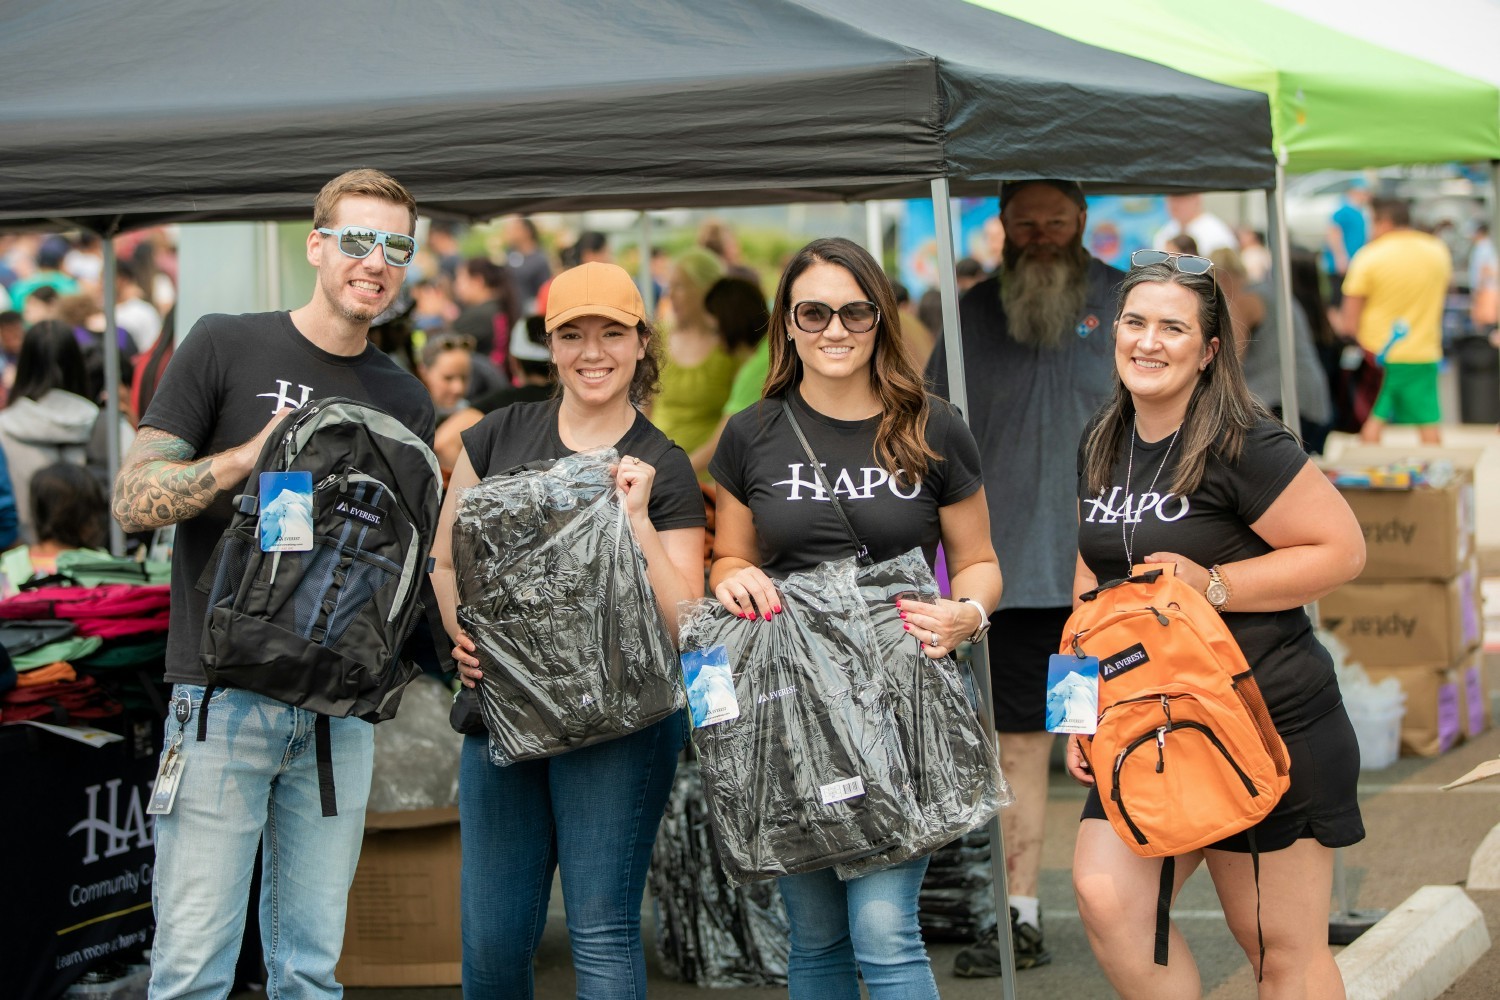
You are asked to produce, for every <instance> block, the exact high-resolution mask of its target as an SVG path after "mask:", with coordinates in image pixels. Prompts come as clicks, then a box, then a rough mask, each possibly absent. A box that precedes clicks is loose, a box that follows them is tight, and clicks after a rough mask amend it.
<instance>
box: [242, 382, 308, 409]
mask: <svg viewBox="0 0 1500 1000" xmlns="http://www.w3.org/2000/svg"><path fill="white" fill-rule="evenodd" d="M276 385H277V389H276V391H275V392H257V393H256V394H255V397H256V398H257V399H271V400H275V402H274V403H272V404H271V415H272V416H275V415H276V414H277V413H280V412H281V411H282V410H284V409H286V408H287V407H291V408H292V409H294V410H300V409H302V407H304V406H306V405H307V401H308V400H309V399H310V398H312V386H310V385H303V384H302V383H300V382H299V383H297V388H299V389H301V390H302V398H301V399H297V398H296V397H295V396H293V395H292V383H290V382H288V381H287V380H286V379H280V378H279V379H277V380H276Z"/></svg>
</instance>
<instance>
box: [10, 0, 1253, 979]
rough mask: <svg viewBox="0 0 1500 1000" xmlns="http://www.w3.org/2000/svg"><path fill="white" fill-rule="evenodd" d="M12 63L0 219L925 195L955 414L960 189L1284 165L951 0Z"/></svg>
mask: <svg viewBox="0 0 1500 1000" xmlns="http://www.w3.org/2000/svg"><path fill="white" fill-rule="evenodd" d="M0 56H3V57H0V93H4V94H5V100H4V102H3V103H0V136H4V150H3V155H0V192H3V200H0V227H7V226H8V227H37V226H56V225H78V226H83V227H87V228H90V229H93V230H96V231H98V232H100V233H102V234H105V235H111V234H113V233H116V232H118V231H120V230H122V229H127V228H132V227H138V226H143V225H148V224H152V223H157V222H165V221H195V220H227V219H278V218H306V217H307V216H308V215H309V214H310V203H311V198H312V195H313V193H314V192H316V191H317V190H318V188H319V187H320V186H321V185H322V184H323V183H324V182H325V181H326V180H327V179H328V178H329V177H332V176H334V175H335V174H337V173H339V172H341V171H343V170H345V169H348V168H349V167H351V166H356V165H361V164H369V165H373V166H378V167H380V168H382V169H384V170H387V171H389V172H390V173H391V174H393V175H394V176H396V177H398V178H399V179H400V180H401V181H402V182H403V183H405V184H406V185H407V186H409V187H410V188H411V190H412V191H413V192H414V193H415V194H416V196H417V199H418V201H419V203H420V204H421V206H422V208H423V210H424V211H425V212H427V213H429V214H435V215H443V216H458V217H467V218H474V219H479V218H488V217H492V216H494V215H498V214H501V213H504V212H509V211H543V210H580V209H587V208H603V207H629V208H636V209H649V208H666V207H688V206H704V205H712V206H725V205H735V204H753V203H761V204H764V203H784V202H795V201H818V200H867V199H875V198H904V197H929V196H930V197H932V198H933V199H934V203H935V207H936V210H937V220H938V247H939V255H940V263H941V268H940V272H941V273H942V275H943V284H942V295H943V308H944V339H945V342H946V344H947V347H948V351H947V356H948V359H949V365H950V378H949V384H950V385H951V386H953V387H954V391H955V392H956V393H957V394H959V396H960V398H959V399H955V402H958V403H959V404H960V406H962V403H963V401H962V399H961V394H962V392H963V386H964V379H963V377H962V349H961V345H960V343H959V340H958V325H957V289H956V286H955V285H954V282H953V259H952V256H953V255H952V250H953V241H952V228H951V219H950V218H949V215H948V206H949V195H950V193H959V194H963V193H971V192H972V193H983V194H989V193H992V192H993V191H994V190H995V182H996V181H998V180H1000V179H1002V178H1025V177H1042V176H1066V177H1071V178H1075V179H1077V180H1080V181H1083V182H1084V183H1085V184H1086V185H1088V187H1089V189H1090V190H1091V191H1096V192H1105V191H1121V190H1137V191H1141V190H1149V191H1164V190H1182V191H1189V190H1207V189H1233V190H1247V189H1270V188H1272V187H1273V186H1274V184H1275V172H1274V162H1273V160H1272V156H1271V152H1270V150H1271V127H1270V114H1269V108H1268V104H1267V100H1266V97H1265V96H1264V95H1263V94H1259V93H1252V92H1248V91H1242V90H1237V89H1234V88H1230V87H1225V86H1222V85H1219V84H1215V83H1211V82H1208V81H1204V80H1200V79H1198V78H1195V77H1191V76H1187V75H1185V74H1182V73H1179V72H1177V71H1174V70H1170V69H1167V68H1165V67H1163V66H1160V65H1157V64H1154V63H1149V62H1145V61H1142V60H1138V59H1134V58H1130V57H1127V56H1124V55H1120V54H1118V53H1114V52H1109V51H1106V50H1102V49H1096V48H1093V47H1090V46H1087V45H1084V44H1081V43H1078V42H1074V41H1072V40H1069V39H1066V38H1063V37H1061V36H1058V35H1054V34H1051V33H1050V32H1047V31H1044V30H1042V29H1040V28H1037V27H1034V26H1032V25H1030V24H1026V23H1024V22H1021V21H1016V20H1013V19H1011V18H1007V17H1005V16H1003V15H1000V14H997V13H993V12H991V11H988V10H983V9H980V8H978V7H974V6H971V5H969V4H967V3H964V2H963V0H923V2H921V3H910V2H908V0H715V2H713V3H705V2H702V0H634V2H632V3H629V4H622V3H617V2H611V0H552V2H543V3H537V2H535V0H531V2H527V3H523V2H520V0H429V2H427V3H425V4H420V5H414V4H406V3H402V2H400V0H361V2H359V3H353V2H350V0H329V2H325V3H318V4H306V3H302V2H299V0H259V2H256V3H243V2H239V0H152V2H150V3H146V2H143V0H134V2H132V0H126V2H119V0H68V2H65V3H56V4H33V3H27V2H24V0H0ZM105 245H106V247H107V248H108V247H109V246H110V244H109V242H108V241H106V244H105ZM106 262H107V271H106V280H105V293H106V297H107V301H106V314H107V315H111V316H112V314H113V302H112V296H113V280H112V272H113V257H112V256H110V255H108V251H107V257H106ZM106 344H107V345H109V346H111V347H112V346H113V340H112V338H106ZM107 354H108V356H107V359H106V360H107V368H108V371H107V381H108V382H109V384H110V385H111V386H113V385H115V384H116V383H117V381H118V378H117V372H118V368H117V364H118V359H117V358H116V357H115V355H114V353H113V351H108V352H107ZM111 449H112V452H113V451H116V450H117V443H116V442H113V441H112V442H111ZM111 463H112V467H113V466H115V465H117V463H118V455H117V454H112V455H111ZM978 673H979V677H980V680H981V683H982V684H983V687H984V688H985V689H986V690H985V691H984V694H985V696H986V697H985V700H986V701H988V697H987V696H988V690H987V688H988V684H987V680H988V678H987V671H985V670H983V669H981V670H980V671H979V672H978ZM998 835H999V830H998V824H992V836H995V837H996V838H998ZM996 843H997V844H998V843H999V841H998V839H997V840H996ZM996 854H997V861H998V860H999V855H1000V852H999V851H997V852H996ZM996 877H997V891H1000V892H1003V886H1004V865H1003V862H1001V863H998V864H997V865H996ZM1003 905H1004V903H1003V898H1002V899H1001V906H1002V907H1003ZM999 912H1001V913H1003V912H1004V910H1003V908H1002V909H1000V910H999ZM1007 929H1008V928H1007ZM1002 954H1003V955H1004V956H1005V957H1006V958H1008V957H1009V948H1008V947H1007V948H1003V949H1002ZM1013 979H1014V977H1013V976H1010V975H1007V976H1006V977H1005V981H1004V988H1005V990H1006V994H1007V995H1013V994H1012V993H1011V990H1013V985H1012V984H1013Z"/></svg>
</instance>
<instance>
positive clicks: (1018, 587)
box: [927, 180, 1124, 977]
mask: <svg viewBox="0 0 1500 1000" xmlns="http://www.w3.org/2000/svg"><path fill="white" fill-rule="evenodd" d="M1086 219H1087V203H1086V202H1085V201H1084V197H1083V190H1082V189H1081V188H1080V187H1079V186H1078V184H1076V183H1075V182H1073V181H1066V180H1031V181H1015V182H1007V183H1005V184H1002V185H1001V187H1000V221H1001V222H1002V223H1003V224H1004V228H1005V246H1004V249H1003V251H1002V253H1001V268H1000V271H999V273H998V274H997V275H995V276H994V277H991V278H988V279H986V280H984V281H981V282H980V283H979V284H977V285H975V286H974V287H973V288H971V289H970V290H969V291H968V292H967V293H965V295H964V296H963V298H962V299H961V300H960V303H959V318H960V322H961V325H962V328H963V348H964V370H965V373H966V379H967V383H968V398H969V414H968V416H969V426H970V427H971V429H972V430H973V432H974V437H975V439H976V440H977V441H978V443H979V451H980V458H981V463H982V465H983V468H984V473H985V484H986V487H985V491H986V499H987V500H988V503H989V508H990V534H991V537H992V539H993V541H994V544H995V551H996V552H997V553H998V554H999V556H1000V570H1001V573H1002V575H1003V576H1004V579H1005V590H1004V593H1003V594H1002V596H1001V600H1000V608H999V610H997V611H996V612H995V613H994V614H993V615H992V616H990V623H991V626H992V627H991V630H990V637H991V638H990V644H989V655H990V675H991V679H992V682H993V683H992V687H993V690H994V696H995V726H996V729H998V730H999V734H1000V756H1001V763H1002V764H1003V766H1004V768H1005V776H1006V778H1007V779H1008V780H1009V781H1010V783H1011V786H1012V787H1013V788H1014V789H1015V792H1016V804H1015V805H1014V806H1012V807H1010V808H1009V809H1004V810H1002V811H1001V813H1000V821H1001V823H1002V824H1003V827H1004V833H1005V849H1006V854H1007V861H1008V866H1009V872H1010V893H1011V895H1010V903H1011V909H1010V919H1011V938H1012V941H1013V944H1014V948H1015V959H1016V967H1017V968H1020V969H1026V968H1031V967H1034V966H1038V965H1046V964H1047V963H1048V962H1050V961H1051V960H1052V955H1051V953H1050V952H1049V951H1048V950H1047V947H1046V945H1045V943H1044V942H1043V939H1042V927H1041V915H1040V907H1039V904H1038V902H1037V882H1038V879H1039V876H1040V874H1041V867H1042V838H1043V833H1044V829H1043V824H1044V821H1045V819H1046V810H1047V783H1048V767H1049V763H1050V759H1051V751H1052V734H1051V733H1049V732H1047V731H1046V712H1047V658H1048V657H1049V656H1050V655H1051V654H1053V653H1055V652H1057V639H1058V636H1059V635H1061V634H1062V629H1063V624H1064V623H1065V622H1066V621H1067V618H1068V615H1069V613H1070V612H1071V610H1072V605H1073V593H1072V587H1073V570H1074V567H1075V560H1076V558H1077V536H1078V518H1077V513H1076V510H1077V504H1076V501H1075V499H1074V496H1075V492H1076V486H1077V478H1078V472H1077V456H1078V441H1079V438H1080V437H1081V436H1082V434H1083V428H1084V425H1085V424H1086V423H1087V422H1088V419H1089V417H1090V416H1091V415H1092V414H1093V413H1094V411H1095V410H1096V409H1098V407H1099V406H1100V405H1101V404H1103V402H1104V401H1105V399H1106V398H1107V397H1108V395H1109V393H1110V391H1111V389H1112V388H1113V378H1114V337H1113V333H1112V332H1111V328H1110V321H1111V319H1112V318H1113V316H1114V310H1115V289H1116V287H1117V286H1118V284H1119V282H1120V280H1121V279H1122V278H1123V277H1124V275H1123V274H1122V273H1121V272H1120V271H1118V270H1116V269H1115V268H1112V267H1110V266H1108V265H1107V264H1104V263H1103V262H1101V261H1099V260H1096V259H1094V258H1093V257H1092V256H1090V254H1089V253H1088V251H1086V250H1085V249H1084V247H1083V228H1084V223H1085V221H1086ZM927 378H928V381H929V382H930V383H931V384H932V386H933V390H934V391H935V392H937V393H938V394H939V395H942V396H947V395H948V361H947V355H946V352H945V350H944V347H943V344H942V343H941V342H939V344H938V345H937V348H936V350H935V351H934V352H933V354H932V358H931V359H930V360H929V361H928V364H927ZM991 484H993V485H991ZM1001 916H1002V917H1004V916H1005V915H1004V914H1002V915H1001ZM1000 968H1001V967H1000V949H999V936H998V933H995V932H991V933H990V934H989V935H988V936H986V937H985V938H983V939H981V940H980V941H979V942H978V943H976V944H975V945H974V946H973V947H970V948H966V949H964V950H963V951H962V952H960V953H959V954H958V956H957V957H956V958H955V960H954V963H953V971H954V974H955V975H959V976H976V977H977V976H998V975H1000Z"/></svg>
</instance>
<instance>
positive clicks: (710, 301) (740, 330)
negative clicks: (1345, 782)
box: [703, 276, 771, 354]
mask: <svg viewBox="0 0 1500 1000" xmlns="http://www.w3.org/2000/svg"><path fill="white" fill-rule="evenodd" d="M703 307H704V308H705V309H707V310H708V311H709V314H710V315H712V316H713V318H714V319H715V320H717V321H718V323H719V336H720V337H723V338H724V346H725V347H726V348H728V349H729V352H730V353H731V354H732V353H734V352H735V351H739V350H741V349H746V350H748V349H749V348H752V347H754V346H755V345H756V344H759V343H760V339H761V338H762V337H764V336H765V335H766V328H767V327H768V326H770V324H771V313H770V311H769V310H767V309H766V296H765V293H764V292H762V291H761V290H760V286H759V285H757V284H756V283H755V282H753V281H746V280H745V279H744V278H736V277H733V276H731V277H727V278H720V279H719V280H718V281H715V282H714V283H713V284H712V285H711V286H709V289H708V292H707V294H705V295H704V296H703Z"/></svg>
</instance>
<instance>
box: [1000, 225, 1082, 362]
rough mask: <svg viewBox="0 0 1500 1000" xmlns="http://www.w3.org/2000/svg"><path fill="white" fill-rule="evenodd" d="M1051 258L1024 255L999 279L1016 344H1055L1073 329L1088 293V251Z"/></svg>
mask: <svg viewBox="0 0 1500 1000" xmlns="http://www.w3.org/2000/svg"><path fill="white" fill-rule="evenodd" d="M1070 256H1072V255H1068V254H1064V255H1062V256H1058V257H1056V258H1053V259H1051V260H1028V259H1027V258H1026V256H1025V255H1024V254H1023V255H1022V256H1021V257H1020V258H1018V259H1017V260H1016V261H1015V262H1014V263H1013V264H1011V265H1010V266H1009V267H1007V268H1006V269H1005V273H1004V275H1003V276H1002V277H1001V279H1000V302H1001V304H1002V305H1004V306H1005V320H1006V325H1007V326H1008V327H1009V329H1010V335H1011V336H1012V337H1014V338H1015V339H1016V341H1017V343H1021V344H1027V345H1035V346H1037V347H1056V346H1057V345H1058V344H1059V343H1060V342H1061V341H1062V338H1063V334H1065V333H1066V332H1067V331H1069V330H1071V329H1073V326H1074V324H1076V323H1077V322H1078V314H1079V313H1080V312H1082V311H1083V303H1084V298H1085V297H1086V295H1087V292H1088V282H1087V281H1086V278H1087V275H1088V253H1087V251H1084V250H1083V249H1082V248H1079V249H1078V251H1077V254H1076V256H1072V259H1069V257H1070Z"/></svg>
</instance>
